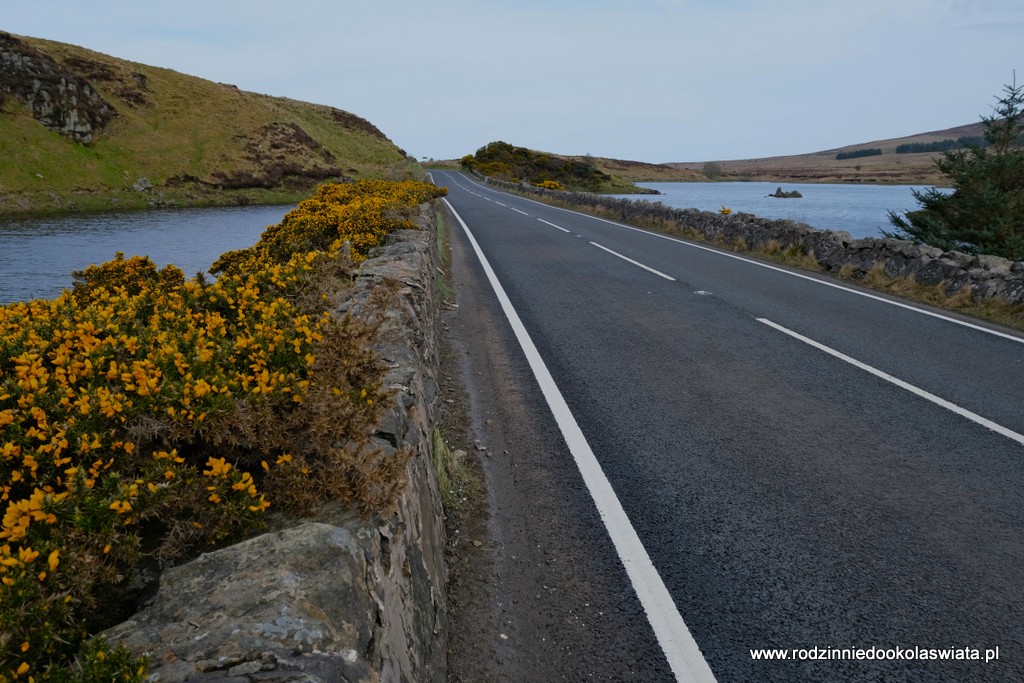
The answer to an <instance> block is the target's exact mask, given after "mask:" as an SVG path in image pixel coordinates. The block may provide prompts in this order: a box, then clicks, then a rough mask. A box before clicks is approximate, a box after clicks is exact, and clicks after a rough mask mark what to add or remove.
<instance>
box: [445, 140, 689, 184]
mask: <svg viewBox="0 0 1024 683" xmlns="http://www.w3.org/2000/svg"><path fill="white" fill-rule="evenodd" d="M460 165H461V166H462V167H463V168H471V169H473V170H474V171H477V172H479V173H482V174H484V175H487V176H491V177H494V178H498V179H501V180H509V181H523V182H528V183H532V184H540V183H544V182H555V183H557V184H558V185H560V186H562V187H564V188H565V189H566V190H576V191H583V192H600V193H616V194H629V193H644V192H646V191H645V190H643V189H641V188H638V187H636V186H635V185H634V184H633V183H634V182H637V181H641V180H677V181H681V180H695V179H696V180H700V179H702V178H703V176H701V175H700V174H698V173H694V172H691V171H684V170H679V169H674V168H670V167H668V166H664V165H660V164H647V163H644V162H641V161H625V160H622V159H605V158H601V157H593V156H589V155H586V156H569V155H565V154H555V153H553V152H543V151H538V150H532V149H528V148H526V147H516V146H514V145H510V144H509V143H507V142H501V141H498V142H491V143H488V144H487V145H484V146H483V147H481V148H480V149H478V150H477V151H476V153H475V154H467V155H466V156H464V157H462V159H461V160H460Z"/></svg>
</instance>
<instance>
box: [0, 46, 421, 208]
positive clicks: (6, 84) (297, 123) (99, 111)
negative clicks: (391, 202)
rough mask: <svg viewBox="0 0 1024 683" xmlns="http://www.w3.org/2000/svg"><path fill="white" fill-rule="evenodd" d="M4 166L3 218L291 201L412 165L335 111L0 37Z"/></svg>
mask: <svg viewBox="0 0 1024 683" xmlns="http://www.w3.org/2000/svg"><path fill="white" fill-rule="evenodd" d="M0 158H2V159H3V163H2V164H0V213H17V212H23V211H40V210H68V209H99V208H114V207H139V206H147V205H149V206H152V205H165V204H169V205H186V204H196V205H210V204H234V203H266V202H271V201H293V200H295V199H297V198H300V197H302V196H304V195H306V194H308V191H309V189H310V188H311V187H312V186H314V185H316V184H317V183H319V182H322V181H325V180H329V179H343V178H358V177H384V176H394V175H404V174H405V173H407V172H409V170H410V164H411V163H412V162H410V160H408V159H407V157H406V154H405V152H403V151H402V150H401V149H399V148H398V147H397V146H395V145H394V143H392V142H391V141H390V140H388V138H387V137H386V136H385V135H384V134H383V133H382V132H381V131H380V130H378V129H377V128H376V127H375V126H374V125H373V124H371V123H370V122H368V121H366V120H365V119H362V118H360V117H358V116H356V115H354V114H351V113H349V112H346V111H342V110H340V109H335V108H333V107H328V106H322V105H317V104H310V103H306V102H299V101H296V100H290V99H286V98H282V97H271V96H268V95H260V94H256V93H251V92H246V91H243V90H239V89H238V88H237V87H235V86H233V85H227V84H223V83H213V82H211V81H207V80H203V79H201V78H196V77H193V76H187V75H184V74H181V73H178V72H175V71H171V70H169V69H162V68H158V67H154V66H146V65H144V64H137V63H134V62H128V61H124V60H121V59H116V58H114V57H110V56H107V55H104V54H100V53H98V52H93V51H91V50H87V49H85V48H81V47H76V46H73V45H67V44H64V43H57V42H52V41H48V40H41V39H37V38H26V37H22V36H15V35H12V34H9V33H3V32H0Z"/></svg>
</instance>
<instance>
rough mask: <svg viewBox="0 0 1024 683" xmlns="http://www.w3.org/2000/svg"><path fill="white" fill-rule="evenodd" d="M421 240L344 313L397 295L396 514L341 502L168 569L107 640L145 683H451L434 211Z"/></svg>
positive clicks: (389, 353)
mask: <svg viewBox="0 0 1024 683" xmlns="http://www.w3.org/2000/svg"><path fill="white" fill-rule="evenodd" d="M418 222H419V223H420V225H422V226H423V227H424V228H425V229H423V230H403V231H399V232H396V233H393V234H392V235H391V236H390V237H389V239H388V243H387V245H386V246H385V247H383V248H382V249H381V250H380V253H379V254H377V255H376V256H375V257H373V258H370V259H368V260H367V261H365V262H364V263H363V265H362V266H361V267H360V269H359V271H358V274H357V277H356V282H355V292H354V295H353V296H352V297H351V298H350V300H349V301H348V303H346V304H344V305H343V306H342V307H341V308H340V309H339V310H338V311H336V314H337V315H345V314H346V313H348V312H350V311H352V312H358V311H359V310H360V309H361V308H362V307H363V306H364V305H365V303H366V302H367V301H368V300H369V298H370V296H371V294H372V293H373V292H374V291H376V290H378V289H380V288H385V289H387V290H389V291H391V292H392V293H393V295H394V299H393V303H392V304H391V305H389V307H388V309H387V314H386V315H387V318H386V321H385V323H384V325H383V326H382V329H381V332H380V335H379V343H378V344H377V349H378V351H379V352H380V353H381V354H382V355H383V356H384V357H385V358H386V359H387V361H388V363H389V364H390V366H391V370H390V371H389V373H388V376H387V378H386V380H385V386H390V387H391V388H392V389H393V390H394V391H395V401H394V404H393V406H392V407H391V409H390V410H389V412H388V414H387V416H386V417H385V419H384V421H383V422H382V424H381V425H380V426H379V427H378V431H377V433H376V436H375V442H376V445H378V446H379V447H381V448H384V449H390V450H392V451H396V450H398V449H401V448H409V447H411V448H412V449H413V450H414V451H415V455H414V456H413V458H412V459H411V461H410V464H409V466H408V468H407V471H406V475H407V477H408V485H407V486H406V489H405V491H404V493H403V494H402V495H401V496H400V499H399V501H398V503H397V505H396V508H395V510H394V511H393V512H392V513H391V514H389V515H380V516H374V517H371V518H363V517H360V516H359V515H357V514H355V513H354V512H352V511H350V510H345V509H343V508H342V507H340V506H338V505H332V506H329V507H328V508H327V509H325V510H323V511H322V512H321V513H320V514H319V515H318V516H317V517H316V518H315V519H308V520H302V521H301V522H283V521H281V522H279V524H278V526H279V527H280V528H279V529H278V530H276V531H273V532H270V533H267V534H264V535H261V536H258V537H255V538H252V539H249V540H247V541H244V542H242V543H239V544H236V545H234V546H231V547H228V548H225V549H223V550H218V551H216V552H211V553H208V554H205V555H203V556H202V557H200V558H199V559H197V560H194V561H193V562H191V563H189V564H186V565H182V566H179V567H175V568H172V569H169V570H167V571H166V572H165V573H164V574H163V576H161V578H160V585H159V589H158V591H157V593H156V595H155V596H153V597H152V599H150V600H149V602H148V603H146V605H145V606H144V607H143V609H142V610H141V611H139V612H138V613H137V614H136V615H135V616H133V617H132V618H131V619H129V620H128V621H126V622H124V623H122V624H120V625H118V626H116V627H114V628H112V629H110V630H108V631H107V632H106V633H105V634H104V635H105V637H106V638H107V639H108V640H110V641H114V642H122V643H124V644H125V645H127V646H128V647H129V648H130V649H132V650H133V651H134V652H136V653H139V654H144V655H146V656H148V657H149V660H150V672H151V677H150V680H159V681H160V682H161V683H173V682H178V681H206V682H207V683H214V682H216V683H229V682H234V683H243V682H247V681H280V682H281V683H284V682H285V681H289V682H299V681H302V682H304V683H319V682H321V681H323V682H335V681H337V682H353V683H354V682H355V681H425V682H428V681H443V680H444V679H445V674H446V666H445V646H446V642H447V611H446V600H445V595H444V585H445V579H446V569H445V565H444V555H443V553H444V525H443V520H442V511H441V503H440V496H439V494H438V489H437V478H436V473H435V471H434V469H433V458H432V453H431V449H432V438H431V436H432V432H433V425H434V423H435V420H436V417H437V410H438V405H439V399H438V389H437V386H438V384H437V373H438V360H437V344H436V340H437V328H436V324H437V322H436V321H437V319H438V314H439V312H438V309H437V302H438V298H437V296H436V291H435V286H434V273H435V268H436V263H437V260H436V253H435V247H434V239H433V214H432V213H431V212H428V211H424V212H423V213H422V214H421V216H420V217H419V219H418Z"/></svg>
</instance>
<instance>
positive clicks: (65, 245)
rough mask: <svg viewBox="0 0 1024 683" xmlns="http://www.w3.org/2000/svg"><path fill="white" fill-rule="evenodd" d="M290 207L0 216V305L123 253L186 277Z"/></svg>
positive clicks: (51, 287) (66, 283)
mask: <svg viewBox="0 0 1024 683" xmlns="http://www.w3.org/2000/svg"><path fill="white" fill-rule="evenodd" d="M292 208H293V206H290V205H288V206H244V207H223V208H211V209H167V210H156V211H135V212H130V213H104V214H91V215H71V216H58V217H48V218H31V219H11V220H0V303H10V302H12V301H21V300H28V299H36V298H52V297H55V296H57V295H58V294H60V291H61V290H62V289H65V288H68V287H70V286H71V272H72V271H75V270H82V269H83V268H86V267H87V266H89V265H90V264H93V263H102V262H104V261H109V260H110V259H112V258H114V254H115V253H116V252H118V251H123V252H124V255H125V256H126V257H130V256H135V255H138V256H149V257H150V258H151V259H152V260H153V261H154V262H155V263H156V264H157V265H158V266H160V267H163V266H165V265H167V264H170V263H173V264H174V265H176V266H178V267H179V268H181V269H182V270H183V271H185V275H186V276H187V277H191V276H192V275H195V274H196V273H197V272H199V271H206V270H207V269H208V268H209V267H210V265H211V264H212V263H213V262H214V261H215V260H217V257H218V256H220V255H221V254H223V253H224V252H225V251H230V250H232V249H241V248H243V247H248V246H250V245H252V244H254V243H255V242H256V241H257V240H258V239H259V236H260V233H262V232H263V230H264V229H266V227H267V226H268V225H273V224H275V223H279V222H280V221H281V218H282V217H283V216H284V214H285V213H287V212H288V211H290V210H291V209H292Z"/></svg>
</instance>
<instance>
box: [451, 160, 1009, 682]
mask: <svg viewBox="0 0 1024 683" xmlns="http://www.w3.org/2000/svg"><path fill="white" fill-rule="evenodd" d="M432 176H433V178H434V180H435V182H437V183H438V184H440V185H445V186H447V187H448V189H449V195H448V198H447V201H448V202H449V204H450V206H451V208H452V209H453V211H454V213H455V214H457V218H456V219H455V222H453V226H457V225H458V224H459V222H462V223H463V225H464V228H465V230H466V232H467V234H471V235H472V242H473V243H475V246H476V248H478V249H479V252H480V254H481V255H482V256H483V258H484V259H486V261H487V263H488V264H489V269H490V271H491V272H492V274H493V277H494V279H495V280H496V281H497V282H498V283H500V287H501V289H502V290H503V292H504V295H505V296H506V297H507V308H508V309H510V310H514V311H515V315H516V316H517V318H518V323H516V324H521V326H522V330H523V333H524V334H525V335H526V337H527V338H528V339H529V341H530V344H532V345H533V347H534V351H530V350H529V349H527V351H526V353H527V356H530V355H531V354H532V353H534V352H535V355H536V357H537V360H539V361H540V362H541V364H542V366H543V367H544V368H545V369H546V371H547V372H548V373H549V377H540V378H539V379H538V382H540V384H541V387H542V389H544V396H545V398H546V400H547V401H548V403H549V404H551V398H550V394H549V391H548V389H550V387H545V385H546V384H550V385H551V386H552V387H554V390H555V391H556V393H557V394H558V395H559V396H561V397H562V400H563V401H564V406H563V407H559V406H557V405H553V408H552V409H553V410H554V412H555V413H556V417H557V418H558V420H559V427H560V430H561V433H562V434H563V435H566V434H567V430H566V428H565V427H564V426H563V425H562V422H561V420H562V418H564V417H565V415H562V416H561V417H558V415H557V413H559V412H560V411H561V412H563V413H564V414H566V415H568V416H570V418H571V421H572V422H573V424H575V425H576V426H577V427H578V431H579V436H580V438H581V439H583V441H584V443H585V448H584V450H587V451H589V452H590V453H591V454H592V457H593V460H594V464H595V466H596V467H597V469H598V471H599V474H600V476H601V477H604V478H605V480H606V482H607V487H608V490H607V491H605V490H603V489H601V490H600V491H598V492H595V487H594V486H593V485H591V477H592V475H591V474H588V473H586V472H584V474H583V475H582V477H583V479H584V480H585V481H586V482H587V489H585V490H573V491H566V492H565V496H567V497H569V496H582V497H584V498H588V496H589V498H588V500H590V498H592V499H593V500H595V501H596V502H591V503H589V504H590V505H596V506H597V507H598V509H599V516H600V518H601V519H603V520H605V521H606V522H607V520H608V519H609V518H610V517H614V515H615V514H616V513H614V511H612V512H608V510H607V509H605V508H603V507H601V506H602V505H611V506H612V507H615V505H618V506H619V507H620V509H621V512H622V514H623V515H624V517H625V518H626V520H628V524H627V526H629V527H630V529H632V530H633V531H634V532H635V537H636V540H637V542H638V545H631V544H630V543H631V541H630V540H629V539H626V540H623V539H622V538H619V536H620V535H621V534H622V533H625V532H622V531H621V530H616V529H615V528H613V527H611V526H610V527H609V530H608V531H607V533H606V534H605V533H602V537H603V538H604V539H605V542H606V543H607V544H608V546H609V547H610V548H611V547H614V548H615V549H616V552H617V553H618V556H619V557H620V558H621V562H622V563H623V566H625V567H626V570H627V573H629V576H630V580H631V585H632V586H633V588H634V590H635V591H636V595H637V596H639V597H638V598H633V599H639V600H640V601H641V603H642V604H643V612H644V613H645V614H647V616H648V617H649V624H650V626H649V628H650V629H652V630H653V632H654V637H655V638H656V639H657V642H658V643H659V645H660V649H659V648H655V650H654V653H655V654H653V655H647V656H654V657H663V658H664V661H662V662H660V663H659V664H657V667H655V668H656V670H657V671H659V672H661V673H660V674H659V675H663V676H665V677H666V678H667V679H668V680H671V678H672V677H673V676H674V677H675V678H677V679H678V680H709V679H710V676H713V677H714V679H717V680H718V681H721V682H726V681H876V680H910V681H918V680H920V681H933V680H934V681H940V680H957V681H973V680H977V681H1001V680H1007V681H1010V680H1024V410H1022V407H1024V338H1022V337H1021V336H1020V335H1018V334H1016V333H1013V332H1009V331H1007V330H1004V329H1000V328H994V327H989V326H987V325H985V324H983V323H977V322H969V321H965V320H964V319H959V318H955V317H951V316H948V315H946V314H943V313H941V312H937V311H935V310H933V309H925V308H921V307H917V306H916V305H908V304H907V303H906V302H900V301H898V300H895V299H891V298H888V297H885V296H882V295H877V294H872V293H870V292H867V291H866V290H861V289H858V288H855V287H851V286H849V285H846V284H842V283H839V282H837V281H835V280H831V279H828V278H825V277H821V276H818V275H815V274H808V273H802V272H798V271H793V270H789V269H785V268H779V267H775V266H771V265H766V264H763V263H758V262H755V261H752V260H750V259H747V258H745V257H741V256H737V255H735V254H731V253H727V252H723V251H719V250H715V249H710V248H708V247H706V246H703V245H697V244H692V243H686V242H683V241H680V240H675V239H670V238H666V237H665V236H661V235H656V234H652V233H649V232H645V231H641V230H637V229H632V228H628V227H626V226H622V225H618V224H614V223H611V222H608V221H603V220H601V219H597V218H593V217H589V216H585V215H582V214H578V213H573V212H570V211H566V210H562V209H557V208H554V207H549V206H545V205H542V204H539V203H537V202H533V201H531V200H528V199H523V198H519V197H514V196H511V195H508V194H504V193H500V192H497V191H495V190H493V189H491V188H489V187H486V186H484V185H482V184H481V183H479V182H478V181H476V180H474V179H470V178H468V177H466V176H464V175H462V174H458V173H452V172H439V171H434V172H433V173H432ZM453 229H454V230H459V229H461V228H459V227H453ZM488 296H491V297H494V296H495V295H494V294H488ZM517 338H519V341H520V343H522V339H521V338H520V337H519V335H518V332H517ZM513 351H514V353H517V354H522V353H523V351H522V350H520V348H515V349H514V350H513ZM530 364H531V366H532V365H533V361H532V360H531V361H530ZM570 431H571V430H570ZM570 439H571V437H570ZM569 450H570V451H571V452H572V456H573V457H572V459H568V458H567V459H566V462H565V463H564V466H565V467H566V468H570V467H576V466H579V467H581V468H582V467H584V466H585V465H584V464H581V458H580V457H579V454H578V449H577V448H575V447H574V445H573V444H572V443H570V444H569ZM594 476H596V475H594ZM596 486H597V488H598V489H600V486H601V484H600V482H598V484H597V485H596ZM588 492H589V493H588ZM607 495H611V496H612V497H613V498H614V499H615V502H614V503H609V502H608V501H607V500H604V501H603V502H602V498H603V497H605V496H607ZM524 514H526V512H525V511H524ZM627 535H628V534H627ZM647 558H649V564H650V567H651V569H652V571H653V573H654V578H653V579H652V578H651V577H647V579H643V578H641V579H639V583H638V579H637V578H636V576H647V575H646V574H644V572H643V571H640V572H639V573H638V574H637V573H636V572H637V571H638V570H635V567H634V566H633V565H642V564H645V563H646V562H647ZM648 579H650V580H653V581H655V582H656V583H658V584H660V585H661V586H663V588H664V590H665V593H664V594H663V595H662V594H658V595H661V597H659V598H656V599H655V600H654V602H653V603H652V602H651V601H650V600H651V598H650V597H649V596H648V598H647V599H646V601H645V598H644V594H645V592H648V591H649V590H655V592H657V590H660V589H658V588H657V587H655V588H654V589H651V587H650V586H645V585H643V582H644V581H646V580H648ZM665 612H668V613H669V614H668V615H667V616H666V614H664V613H665ZM673 615H675V616H673ZM676 616H677V617H679V623H680V624H683V625H684V626H683V631H684V632H685V634H684V636H679V634H680V633H681V632H680V631H678V630H675V631H673V630H672V629H673V628H676V627H675V626H673V625H672V624H674V623H675V622H674V618H675V617H676ZM666 621H667V623H669V626H668V627H667V628H669V631H668V632H667V635H666V632H665V631H664V630H663V629H664V628H666V626H665V625H664V623H663V622H666ZM645 628H648V627H647V626H645ZM677 636H679V638H683V639H684V640H685V637H692V642H691V643H686V642H681V641H680V640H679V638H677ZM624 637H625V636H624ZM986 660H988V661H986ZM666 662H667V665H666ZM563 664H564V663H563ZM579 670H580V671H587V670H589V668H588V666H587V664H586V663H585V662H580V668H579ZM670 672H671V673H670Z"/></svg>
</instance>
